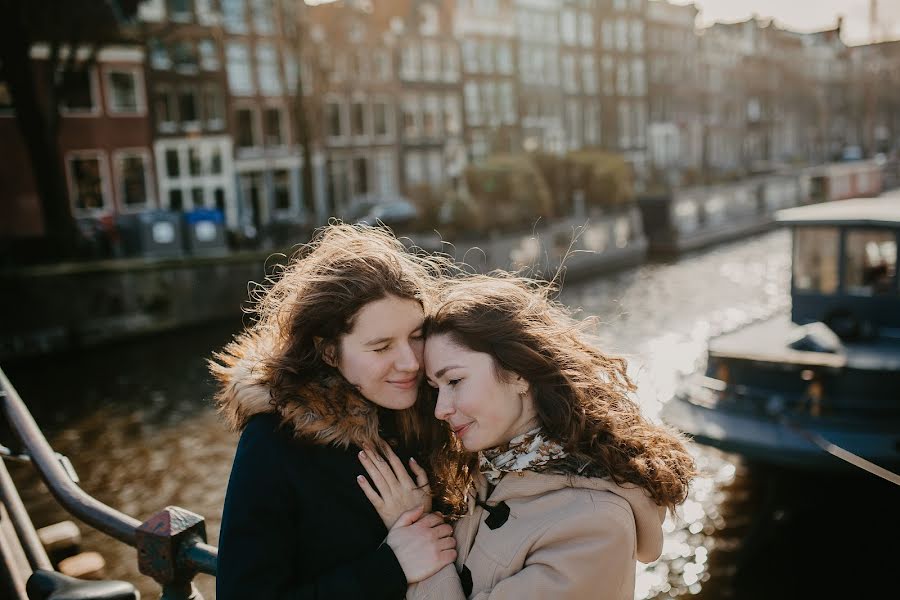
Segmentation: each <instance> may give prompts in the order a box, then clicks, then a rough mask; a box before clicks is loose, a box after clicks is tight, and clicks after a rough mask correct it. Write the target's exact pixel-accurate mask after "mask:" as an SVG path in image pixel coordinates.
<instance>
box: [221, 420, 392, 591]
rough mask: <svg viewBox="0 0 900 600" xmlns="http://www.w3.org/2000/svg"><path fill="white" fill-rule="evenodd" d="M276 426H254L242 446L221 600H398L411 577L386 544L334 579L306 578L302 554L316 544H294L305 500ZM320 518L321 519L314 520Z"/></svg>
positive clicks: (225, 517)
mask: <svg viewBox="0 0 900 600" xmlns="http://www.w3.org/2000/svg"><path fill="white" fill-rule="evenodd" d="M272 422H273V421H272V420H269V419H260V418H258V417H257V418H254V419H252V420H251V422H250V423H249V424H248V425H247V428H246V429H245V430H244V433H243V434H242V436H241V440H240V442H239V443H238V448H237V453H236V454H235V458H234V465H233V466H232V470H231V477H230V479H229V482H228V491H227V492H226V496H225V506H224V510H223V514H222V528H221V532H220V536H219V561H218V568H217V575H216V597H217V598H218V599H219V600H238V599H241V600H246V599H248V598H266V599H270V600H307V599H314V598H315V599H323V598H346V599H348V600H352V599H355V598H359V599H364V598H365V599H373V600H374V599H385V600H388V599H391V600H393V599H396V598H402V597H403V596H404V594H405V592H406V577H405V576H404V574H403V570H402V569H401V567H400V564H399V563H398V562H397V557H396V556H395V555H394V552H393V550H391V548H390V547H389V546H388V545H387V544H381V546H380V547H378V549H376V550H375V551H373V552H371V553H369V554H368V555H365V556H363V557H361V558H359V559H357V560H354V561H352V562H349V563H346V564H342V565H340V566H338V567H336V568H334V569H332V570H330V571H328V572H324V573H318V574H316V575H315V576H308V575H304V574H303V573H302V565H303V562H304V556H303V553H306V552H315V551H316V550H315V549H316V543H315V540H303V541H302V543H301V542H300V541H299V540H295V539H292V538H293V535H294V533H293V532H295V531H297V528H296V527H295V526H294V524H295V523H296V520H297V519H300V518H304V516H303V515H300V514H299V511H300V506H299V499H297V498H296V497H295V495H293V494H292V493H291V490H290V486H289V485H288V483H287V479H286V475H285V473H284V466H283V461H284V460H285V459H286V456H285V452H286V449H285V447H284V446H282V445H281V444H280V442H281V440H279V438H278V437H277V434H276V433H275V432H273V429H272ZM305 517H306V518H314V517H315V515H311V516H310V515H307V516H305Z"/></svg>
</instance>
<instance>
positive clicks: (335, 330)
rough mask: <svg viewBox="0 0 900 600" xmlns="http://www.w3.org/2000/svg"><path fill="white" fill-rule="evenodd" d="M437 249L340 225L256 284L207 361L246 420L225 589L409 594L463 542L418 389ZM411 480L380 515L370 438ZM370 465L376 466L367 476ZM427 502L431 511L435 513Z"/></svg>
mask: <svg viewBox="0 0 900 600" xmlns="http://www.w3.org/2000/svg"><path fill="white" fill-rule="evenodd" d="M440 267H441V265H440V263H438V262H436V261H435V260H433V259H426V258H423V257H421V256H418V255H416V254H413V253H411V252H409V251H407V250H406V249H405V248H404V247H403V245H402V244H401V243H400V242H399V241H397V240H396V239H395V238H393V237H392V236H390V234H388V233H385V232H384V231H381V230H378V229H372V228H363V227H356V226H349V225H331V226H328V227H326V228H323V230H321V231H320V233H319V235H318V237H317V238H316V239H315V240H314V241H313V242H312V243H311V244H309V245H308V246H306V247H305V248H304V249H303V250H302V251H301V252H300V253H299V254H298V256H296V257H295V258H294V259H293V260H292V261H291V262H290V264H289V265H288V266H287V267H286V268H285V269H284V271H283V273H281V274H280V276H279V277H277V278H274V281H273V283H272V284H271V285H270V286H269V287H268V288H267V289H265V290H263V292H262V293H260V294H258V299H257V305H256V313H257V317H258V318H257V319H256V321H255V323H254V324H253V325H252V326H251V327H250V328H248V329H247V330H246V331H245V332H244V333H242V334H241V335H240V336H238V337H237V338H236V339H235V340H234V341H233V342H232V343H231V344H229V345H228V346H226V347H225V349H224V350H223V351H222V352H220V353H218V354H216V356H215V359H214V360H213V361H211V362H210V367H211V370H212V372H213V374H214V375H215V376H216V377H217V379H218V380H219V384H220V387H219V390H218V393H217V397H216V400H217V403H218V405H219V408H220V412H221V413H222V414H223V415H224V417H225V419H226V420H227V422H228V423H229V425H230V426H231V427H232V429H234V430H236V431H241V432H242V434H241V438H240V442H239V444H238V448H237V453H236V455H235V458H234V465H233V467H232V472H231V477H230V480H229V483H228V491H227V494H226V498H225V507H224V513H223V516H222V526H221V535H220V539H219V562H218V574H217V580H216V596H217V598H219V600H230V599H238V598H240V599H242V600H244V599H247V598H265V599H267V600H275V599H288V598H290V599H292V600H299V599H303V598H310V599H311V598H347V599H353V598H360V599H362V598H365V599H382V598H383V599H394V598H402V597H403V596H404V594H405V593H406V589H407V585H408V584H409V583H413V582H416V581H419V580H422V579H424V578H426V577H428V576H430V575H432V574H433V573H435V572H436V571H438V569H440V568H441V567H443V566H445V565H447V564H451V563H452V561H453V559H454V558H455V550H454V546H455V543H454V540H453V537H452V535H451V534H452V528H451V527H450V526H449V525H446V524H444V523H443V519H442V518H441V517H440V516H438V515H435V514H430V513H429V512H428V511H430V506H431V497H430V488H429V485H428V477H427V475H426V474H425V472H424V471H423V469H422V468H421V467H419V466H418V464H417V463H416V462H415V459H414V458H412V457H413V456H414V455H420V456H421V455H423V454H427V453H428V452H429V449H430V448H432V447H435V446H436V445H440V444H443V443H446V442H445V441H442V438H447V437H448V436H447V434H446V432H443V431H441V428H440V427H438V426H437V422H436V421H435V420H434V418H433V417H432V416H431V412H433V410H434V406H433V404H431V405H429V404H428V401H427V399H425V402H418V403H417V400H418V396H419V391H420V383H421V381H422V375H423V368H422V367H423V356H422V352H423V346H424V339H423V335H422V327H423V321H424V317H425V309H426V308H427V305H428V296H427V292H428V290H429V289H431V288H433V286H434V283H433V281H434V277H433V276H434V275H436V274H438V271H439V270H440ZM391 446H393V447H394V448H393V450H392V451H391V454H392V455H394V454H396V455H399V456H401V457H403V459H404V460H405V461H406V464H408V465H409V468H410V469H411V470H412V475H410V474H409V473H408V472H407V471H406V468H405V465H404V464H401V463H400V461H399V459H397V458H394V462H393V467H394V469H395V471H394V472H396V473H398V474H400V481H402V483H403V485H402V486H398V487H397V492H396V493H395V494H394V495H392V496H391V497H390V500H391V507H392V509H393V510H394V512H391V510H388V509H385V508H383V509H382V511H381V515H379V514H378V513H376V511H375V509H373V507H372V506H371V505H370V504H369V502H367V500H366V496H365V495H364V491H363V489H361V487H360V485H359V484H357V483H355V482H354V481H352V479H353V478H354V477H362V475H363V473H364V471H363V469H362V467H361V466H360V463H359V461H358V456H359V455H360V454H361V453H362V450H363V449H364V448H372V449H379V450H381V452H385V451H386V449H388V448H390V447H391ZM363 479H364V477H363ZM423 515H424V516H423Z"/></svg>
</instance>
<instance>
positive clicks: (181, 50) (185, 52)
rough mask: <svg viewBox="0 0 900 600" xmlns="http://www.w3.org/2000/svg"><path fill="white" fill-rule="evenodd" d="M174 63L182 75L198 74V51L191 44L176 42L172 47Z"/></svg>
mask: <svg viewBox="0 0 900 600" xmlns="http://www.w3.org/2000/svg"><path fill="white" fill-rule="evenodd" d="M172 62H173V63H174V65H175V70H176V71H178V72H180V73H188V74H192V73H196V72H197V70H198V64H199V63H198V61H197V51H196V49H195V48H194V45H193V44H192V43H191V42H184V41H182V42H176V43H175V44H173V45H172Z"/></svg>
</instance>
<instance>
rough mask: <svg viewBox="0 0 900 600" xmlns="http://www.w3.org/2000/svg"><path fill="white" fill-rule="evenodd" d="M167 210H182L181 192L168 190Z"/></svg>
mask: <svg viewBox="0 0 900 600" xmlns="http://www.w3.org/2000/svg"><path fill="white" fill-rule="evenodd" d="M169 210H174V211H180V210H184V198H183V196H182V193H181V190H178V189H175V190H169Z"/></svg>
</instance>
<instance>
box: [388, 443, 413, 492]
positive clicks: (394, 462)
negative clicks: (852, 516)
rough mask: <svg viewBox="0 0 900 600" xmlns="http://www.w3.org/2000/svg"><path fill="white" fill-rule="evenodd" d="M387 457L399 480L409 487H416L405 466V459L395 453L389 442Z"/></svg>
mask: <svg viewBox="0 0 900 600" xmlns="http://www.w3.org/2000/svg"><path fill="white" fill-rule="evenodd" d="M384 454H385V457H386V458H387V460H388V463H390V465H391V469H393V470H394V476H396V477H397V480H398V481H399V482H400V483H401V484H403V485H404V486H405V487H406V488H407V489H409V488H412V487H415V486H414V484H413V480H412V478H411V477H410V476H409V473H408V472H407V471H406V467H404V466H403V461H401V460H400V459H399V458H397V455H396V454H394V451H393V450H392V449H391V447H390V446H389V445H388V444H385V452H384Z"/></svg>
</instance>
